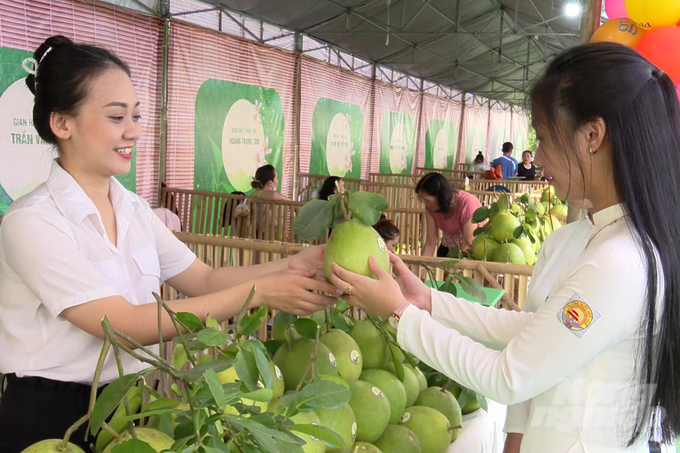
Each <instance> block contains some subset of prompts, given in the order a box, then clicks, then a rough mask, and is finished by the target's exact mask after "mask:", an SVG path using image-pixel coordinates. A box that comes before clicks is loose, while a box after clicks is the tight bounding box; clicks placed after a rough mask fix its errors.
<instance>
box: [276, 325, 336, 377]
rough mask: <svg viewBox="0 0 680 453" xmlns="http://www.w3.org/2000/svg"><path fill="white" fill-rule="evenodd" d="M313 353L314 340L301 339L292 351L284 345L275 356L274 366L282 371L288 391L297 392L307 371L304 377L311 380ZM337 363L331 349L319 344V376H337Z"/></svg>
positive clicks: (296, 342) (317, 359) (294, 344)
mask: <svg viewBox="0 0 680 453" xmlns="http://www.w3.org/2000/svg"><path fill="white" fill-rule="evenodd" d="M313 352H314V340H310V339H307V338H300V339H299V340H296V341H294V342H293V344H292V345H291V346H290V349H288V346H287V345H283V346H281V347H280V348H279V350H278V351H276V354H274V364H275V365H276V366H278V367H279V369H281V373H282V374H283V381H284V383H285V387H286V390H295V388H296V387H297V385H298V382H300V380H301V379H302V377H303V373H305V371H307V372H306V373H305V375H304V379H305V381H308V380H310V378H311V374H312V371H311V367H309V368H308V367H307V363H308V362H309V361H310V357H311V355H312V353H313ZM335 363H336V361H335V356H334V355H333V353H332V352H331V351H330V349H328V347H327V346H326V345H325V344H323V343H322V342H319V344H318V345H317V357H316V366H317V370H318V372H319V374H320V375H323V374H330V375H335V376H337V375H338V368H337V367H336V365H335ZM304 385H305V384H303V386H304Z"/></svg>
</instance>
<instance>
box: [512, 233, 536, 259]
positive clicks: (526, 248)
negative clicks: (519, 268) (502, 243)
mask: <svg viewBox="0 0 680 453" xmlns="http://www.w3.org/2000/svg"><path fill="white" fill-rule="evenodd" d="M510 243H511V244H515V245H516V246H517V247H519V248H520V249H521V250H522V253H523V254H524V261H526V263H527V264H530V265H532V266H533V265H534V264H535V263H536V250H535V249H534V244H532V243H531V240H530V239H529V238H528V237H526V236H520V238H519V239H513V240H512V241H511V242H510Z"/></svg>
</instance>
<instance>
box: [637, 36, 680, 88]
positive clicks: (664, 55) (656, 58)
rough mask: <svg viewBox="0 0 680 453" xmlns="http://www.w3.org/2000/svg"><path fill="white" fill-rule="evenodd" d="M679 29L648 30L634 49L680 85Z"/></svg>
mask: <svg viewBox="0 0 680 453" xmlns="http://www.w3.org/2000/svg"><path fill="white" fill-rule="evenodd" d="M678 43H680V27H676V26H673V25H666V26H664V27H656V28H653V29H651V30H649V31H648V32H647V33H645V35H644V36H643V37H642V38H641V39H640V42H639V43H638V45H637V46H636V47H635V48H636V49H637V51H638V52H640V54H642V56H643V57H645V58H646V59H647V60H649V61H650V62H651V63H652V64H653V65H655V66H656V67H657V68H659V69H661V70H662V71H663V72H665V73H666V74H668V77H670V78H671V80H673V82H675V83H680V45H678Z"/></svg>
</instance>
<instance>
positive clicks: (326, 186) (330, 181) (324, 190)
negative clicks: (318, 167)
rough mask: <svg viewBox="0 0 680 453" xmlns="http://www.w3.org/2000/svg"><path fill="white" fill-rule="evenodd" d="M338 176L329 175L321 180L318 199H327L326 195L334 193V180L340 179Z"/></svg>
mask: <svg viewBox="0 0 680 453" xmlns="http://www.w3.org/2000/svg"><path fill="white" fill-rule="evenodd" d="M341 179H342V178H340V177H339V176H329V177H328V178H326V179H325V180H324V182H323V185H322V186H321V190H319V200H328V197H330V196H331V195H333V194H334V193H335V182H336V181H340V180H341Z"/></svg>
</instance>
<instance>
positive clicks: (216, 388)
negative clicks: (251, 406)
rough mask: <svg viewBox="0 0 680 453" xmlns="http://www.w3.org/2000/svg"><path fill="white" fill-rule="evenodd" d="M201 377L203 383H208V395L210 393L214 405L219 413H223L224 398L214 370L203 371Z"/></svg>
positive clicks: (225, 403) (225, 402)
mask: <svg viewBox="0 0 680 453" xmlns="http://www.w3.org/2000/svg"><path fill="white" fill-rule="evenodd" d="M203 377H204V378H205V381H206V382H207V383H208V388H209V389H210V393H212V396H213V398H215V403H216V404H217V407H219V408H220V411H222V412H224V408H225V406H226V405H227V401H226V397H225V396H224V389H223V388H222V383H221V382H220V379H219V378H218V377H217V373H215V370H211V369H208V370H205V372H204V373H203Z"/></svg>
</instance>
